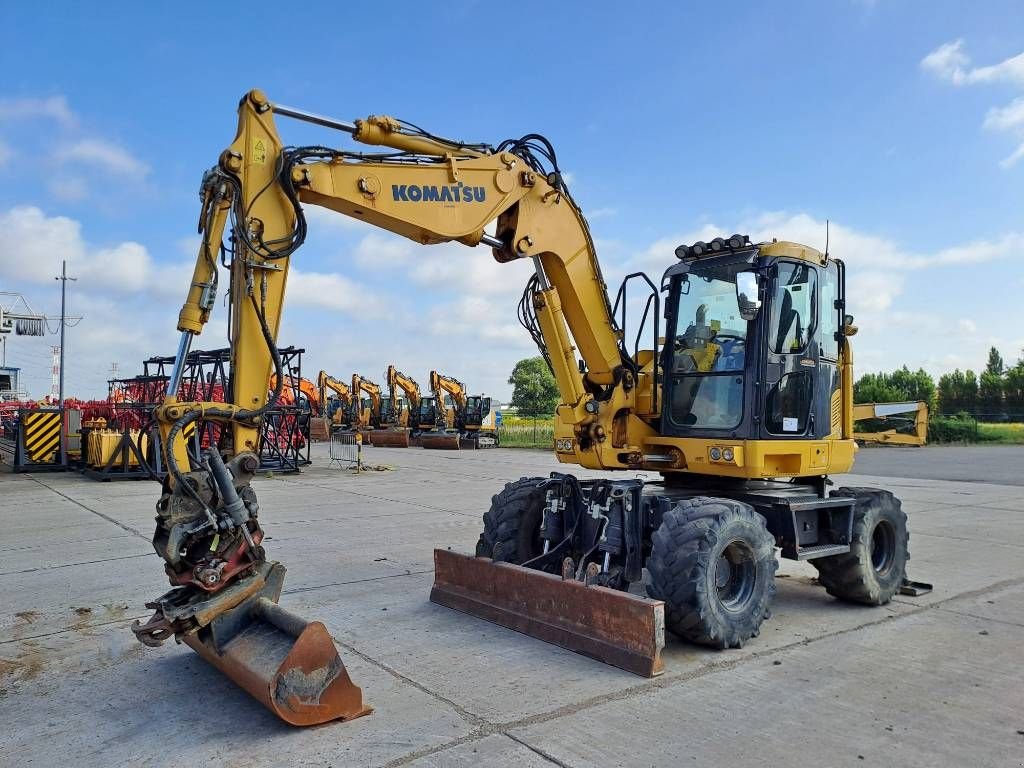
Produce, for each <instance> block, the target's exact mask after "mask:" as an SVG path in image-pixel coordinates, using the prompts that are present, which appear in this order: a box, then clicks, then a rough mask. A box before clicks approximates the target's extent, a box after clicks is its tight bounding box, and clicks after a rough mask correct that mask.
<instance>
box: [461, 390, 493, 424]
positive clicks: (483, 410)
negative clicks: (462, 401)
mask: <svg viewBox="0 0 1024 768" xmlns="http://www.w3.org/2000/svg"><path fill="white" fill-rule="evenodd" d="M490 412H491V398H489V397H482V396H481V395H470V396H468V397H467V398H466V415H465V424H464V426H467V427H479V426H480V425H482V424H483V423H484V420H485V419H486V418H487V416H488V414H490Z"/></svg>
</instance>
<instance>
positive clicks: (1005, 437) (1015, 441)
mask: <svg viewBox="0 0 1024 768" xmlns="http://www.w3.org/2000/svg"><path fill="white" fill-rule="evenodd" d="M978 442H979V443H1006V444H1010V445H1022V444H1024V424H986V423H984V422H981V423H979V424H978Z"/></svg>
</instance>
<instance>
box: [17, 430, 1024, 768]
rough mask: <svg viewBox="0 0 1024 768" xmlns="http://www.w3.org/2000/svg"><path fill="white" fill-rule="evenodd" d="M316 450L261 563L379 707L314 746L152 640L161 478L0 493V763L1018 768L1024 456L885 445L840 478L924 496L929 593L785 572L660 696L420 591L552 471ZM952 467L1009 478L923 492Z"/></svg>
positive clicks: (190, 658)
mask: <svg viewBox="0 0 1024 768" xmlns="http://www.w3.org/2000/svg"><path fill="white" fill-rule="evenodd" d="M321 448H322V446H318V447H317V449H316V451H315V454H316V455H317V459H316V462H315V464H314V466H312V467H310V468H309V469H308V470H307V471H305V472H303V473H302V474H301V475H297V476H292V477H279V478H274V479H260V480H258V481H257V483H256V488H257V493H258V494H259V497H260V501H261V506H262V510H263V511H262V515H261V519H262V521H263V524H264V527H265V528H266V530H267V532H268V535H269V537H270V540H269V541H268V542H267V544H266V546H267V549H268V551H269V552H270V554H271V555H272V556H273V557H275V558H278V559H280V560H281V561H283V562H284V563H286V564H287V566H288V568H289V574H288V579H287V581H286V585H285V595H284V596H283V597H282V604H283V605H285V606H286V607H288V608H290V609H292V610H293V611H295V612H297V613H299V614H301V615H303V616H305V617H307V618H310V619H320V620H322V621H323V622H324V623H325V624H326V625H327V627H328V628H329V629H330V631H331V632H332V634H333V635H334V637H335V639H336V641H337V642H338V645H339V647H340V648H341V653H342V657H343V658H344V660H345V663H346V664H347V666H348V668H349V671H350V673H351V675H352V678H353V680H354V681H356V682H357V683H358V684H359V685H361V686H362V687H363V691H364V695H365V698H366V699H367V701H368V702H369V703H371V704H372V705H373V706H374V707H375V708H376V712H375V713H374V714H372V715H371V716H369V717H365V718H361V719H359V720H356V721H353V722H351V723H344V724H334V725H327V726H322V727H318V728H311V729H306V730H296V729H293V728H290V727H288V726H285V725H283V724H281V723H280V722H278V721H277V720H276V719H275V718H274V717H273V716H271V715H270V714H269V713H267V712H265V711H264V710H263V709H262V708H261V707H260V706H259V705H258V704H257V703H256V702H255V701H253V700H252V699H250V698H249V697H248V696H247V695H246V694H244V693H243V692H241V691H240V690H238V689H236V688H235V687H234V686H233V685H232V683H230V682H229V681H228V680H226V679H225V678H223V677H222V676H220V675H219V673H217V672H216V671H215V670H214V669H212V668H211V667H208V666H207V665H206V664H205V663H204V662H202V661H201V660H200V659H199V658H198V657H197V656H196V655H195V654H194V653H193V652H192V651H191V650H189V649H188V648H186V647H185V646H176V645H174V644H173V643H170V644H168V645H166V646H165V647H163V648H160V649H148V648H144V647H143V646H141V645H139V644H138V643H136V642H135V640H134V638H133V636H132V634H131V632H130V631H129V630H128V624H129V622H130V621H131V620H132V619H133V618H137V617H144V616H145V615H146V614H147V613H148V612H147V611H146V610H145V609H144V608H143V604H144V603H145V601H146V600H148V599H152V598H154V597H156V596H157V595H159V594H160V593H162V592H163V591H164V590H165V589H166V587H167V585H166V582H165V581H164V578H163V576H162V569H161V562H160V561H159V559H158V558H157V557H156V555H155V554H153V552H152V550H151V548H150V544H149V537H150V533H151V529H152V517H153V503H154V502H155V500H156V495H157V494H156V490H157V489H156V487H155V486H154V485H153V484H151V483H148V482H124V483H111V484H100V483H94V482H92V481H89V480H85V479H82V478H81V477H78V476H75V475H10V474H0V723H2V724H3V733H2V736H0V765H4V766H8V765H10V766H26V765H35V766H52V765H58V764H61V763H67V762H71V761H73V762H74V763H75V764H76V765H80V766H93V765H96V766H99V765H103V766H109V765H127V764H131V765H154V766H163V765H169V764H176V765H201V764H205V765H217V766H220V765H225V766H261V765H266V766H277V765H323V766H328V765H329V766H363V765H390V766H399V765H410V766H501V765H517V766H519V767H520V768H528V767H531V766H545V765H560V766H601V768H609V767H610V766H661V765H668V764H676V765H716V766H717V765H729V766H773V765H786V766H792V767H793V768H798V767H799V766H814V768H820V767H821V766H865V765H876V766H927V767H928V768H934V767H935V766H965V765H970V766H1020V765H1024V523H1022V522H1021V518H1022V516H1024V489H1022V487H1021V485H1022V484H1024V471H1022V469H1024V449H1021V448H1018V449H1013V448H999V449H997V450H993V451H989V452H986V453H984V454H982V453H981V449H977V448H944V449H931V450H924V451H921V450H918V451H914V450H907V449H903V450H901V449H874V450H870V451H865V452H864V453H863V454H862V457H863V458H864V459H865V460H864V461H862V462H861V463H860V464H859V471H861V472H867V471H868V469H866V467H867V468H871V467H874V468H875V469H872V470H871V472H872V473H877V474H878V475H883V474H884V475H886V476H885V477H880V476H874V474H867V475H858V476H856V477H846V478H838V480H839V481H840V482H849V483H855V484H858V485H876V486H879V487H883V488H889V489H891V490H893V491H894V492H895V493H896V494H897V495H898V496H899V497H900V498H901V499H902V500H903V506H904V509H906V510H907V511H908V513H909V516H910V528H911V552H912V555H913V558H912V560H911V564H910V575H911V577H912V578H915V579H917V580H922V581H929V582H933V583H934V584H935V591H934V592H933V593H932V594H930V595H927V596H926V597H922V598H917V599H913V598H906V597H900V598H898V599H897V600H895V601H894V602H893V603H892V604H890V605H888V606H886V607H882V608H863V607H854V606H849V605H844V604H841V603H839V602H837V601H835V600H833V599H832V598H830V597H829V596H828V595H826V594H825V592H824V590H823V589H821V588H820V587H818V586H816V585H815V584H814V582H813V580H812V576H813V573H814V571H813V569H812V568H810V567H809V566H805V565H801V564H795V563H790V562H788V561H783V564H782V567H781V569H780V572H779V590H778V598H777V601H776V604H775V609H774V615H773V616H772V618H771V619H770V620H769V621H768V622H767V623H766V624H765V625H764V627H763V629H762V633H761V636H760V637H758V638H756V639H755V640H753V641H751V642H750V643H748V645H747V647H745V648H744V649H742V650H732V651H726V652H713V651H708V650H704V649H701V648H696V647H694V646H690V645H687V644H684V643H682V642H680V641H678V640H675V639H674V638H672V637H671V636H670V637H669V641H668V647H667V648H666V650H665V654H664V657H665V666H666V669H667V671H666V673H665V675H664V676H662V677H660V678H657V679H654V680H645V679H641V678H638V677H634V676H632V675H630V674H628V673H626V672H622V671H620V670H618V669H615V668H613V667H609V666H605V665H603V664H600V663H598V662H595V661H592V660H590V659H587V658H584V657H582V656H578V655H576V654H573V653H570V652H567V651H564V650H561V649H559V648H557V647H554V646H550V645H547V644H545V643H542V642H540V641H537V640H534V639H531V638H528V637H525V636H522V635H518V634H516V633H514V632H511V631H509V630H505V629H502V628H500V627H496V626H493V625H491V624H488V623H486V622H484V621H481V620H479V619H474V618H472V617H469V616H465V615H461V614H458V613H455V612H452V611H450V610H448V609H445V608H441V607H438V606H435V605H433V604H431V603H429V602H428V600H427V596H428V592H429V589H430V584H431V552H432V549H433V548H434V547H435V546H451V547H453V548H455V549H459V550H463V551H471V550H472V547H473V545H474V543H475V541H476V538H477V535H478V533H479V531H480V525H481V523H480V514H481V512H482V511H483V510H484V509H485V508H486V506H487V503H488V501H489V498H490V496H491V494H493V493H495V492H496V491H497V490H498V489H500V487H501V486H502V484H503V483H504V482H506V481H508V480H511V479H517V478H519V477H520V476H523V475H537V474H544V473H546V472H548V471H550V470H551V469H554V468H555V467H556V464H555V462H554V460H553V458H552V457H551V456H550V455H548V454H547V453H543V452H532V451H515V450H494V451H479V452H469V451H464V452H460V453H441V452H429V451H423V450H418V449H409V450H396V449H392V450H387V449H377V450H374V449H367V451H366V453H367V457H368V459H369V460H370V461H371V462H384V463H387V464H389V465H391V466H392V467H394V470H393V471H390V472H371V473H367V474H361V475H358V476H356V475H353V474H350V473H349V472H347V471H345V470H341V469H338V468H337V467H336V466H335V467H334V468H331V467H329V466H328V462H327V460H326V457H325V456H324V455H323V454H324V451H323V450H320V449H321ZM940 451H941V452H942V453H941V454H940ZM936 456H940V457H941V461H943V462H946V463H947V465H948V466H950V467H953V468H960V469H961V470H962V471H963V474H958V475H956V476H957V477H961V478H963V479H971V480H976V479H979V478H982V479H984V477H983V475H982V472H983V471H990V472H992V473H994V474H992V475H987V477H989V478H991V477H996V478H998V482H995V481H993V480H991V479H989V481H987V482H986V481H983V482H952V481H943V480H928V479H923V478H927V477H931V476H932V473H933V465H934V462H935V461H937V459H936V458H935V457H936ZM893 467H898V468H899V469H898V475H897V476H892V475H893V472H889V471H885V470H891V469H892V468H893ZM965 475H966V477H965ZM944 476H950V475H948V474H947V475H944Z"/></svg>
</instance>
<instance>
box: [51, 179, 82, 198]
mask: <svg viewBox="0 0 1024 768" xmlns="http://www.w3.org/2000/svg"><path fill="white" fill-rule="evenodd" d="M49 186H50V192H51V194H53V196H54V197H56V198H57V199H58V200H63V201H65V202H69V203H76V202H78V201H79V200H84V199H85V198H86V197H87V196H88V195H89V185H88V184H86V182H85V179H82V178H79V177H78V176H68V177H65V178H58V179H54V180H53V181H51V182H50V185H49Z"/></svg>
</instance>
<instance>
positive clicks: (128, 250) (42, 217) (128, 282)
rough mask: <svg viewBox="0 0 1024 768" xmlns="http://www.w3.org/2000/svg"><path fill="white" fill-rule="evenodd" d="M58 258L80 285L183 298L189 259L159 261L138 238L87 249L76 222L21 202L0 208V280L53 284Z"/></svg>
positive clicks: (97, 289) (105, 291)
mask: <svg viewBox="0 0 1024 768" xmlns="http://www.w3.org/2000/svg"><path fill="white" fill-rule="evenodd" d="M62 259H66V260H67V262H68V271H69V272H70V273H71V274H72V275H73V276H74V277H77V278H79V285H78V287H79V288H80V289H85V290H91V291H94V292H95V293H97V294H101V295H109V294H111V293H114V294H131V295H140V294H144V295H148V296H151V297H161V298H163V297H171V296H173V297H180V298H184V295H185V290H186V287H187V286H188V280H189V275H190V274H191V269H192V267H191V262H178V263H172V264H167V263H158V262H155V261H154V260H153V258H152V257H151V256H150V254H149V251H148V250H147V249H146V247H145V246H143V245H141V244H140V243H135V242H131V241H127V242H122V243H118V244H116V245H113V246H110V247H106V248H91V247H89V246H88V245H87V244H86V242H85V240H84V239H83V237H82V227H81V224H79V222H78V221H76V220H74V219H71V218H68V217H66V216H47V215H46V214H45V213H43V211H41V210H40V209H39V208H36V207H33V206H21V207H17V208H12V209H10V210H8V211H5V212H3V213H0V279H2V280H4V281H9V282H12V283H13V282H24V283H29V284H42V285H47V286H49V285H52V283H53V278H54V276H55V275H56V274H57V273H58V272H59V271H60V263H61V260H62Z"/></svg>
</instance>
